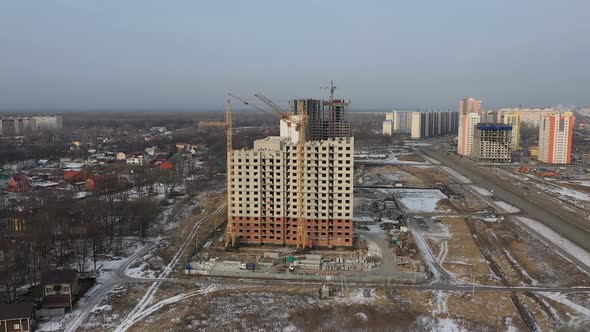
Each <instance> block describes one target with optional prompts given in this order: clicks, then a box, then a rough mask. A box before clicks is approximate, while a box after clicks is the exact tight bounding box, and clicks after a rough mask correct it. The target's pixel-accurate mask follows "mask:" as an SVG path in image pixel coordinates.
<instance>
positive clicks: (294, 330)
mask: <svg viewBox="0 0 590 332" xmlns="http://www.w3.org/2000/svg"><path fill="white" fill-rule="evenodd" d="M297 331H299V330H298V329H297V327H295V326H293V325H289V326H287V327H285V328H284V329H283V332H297Z"/></svg>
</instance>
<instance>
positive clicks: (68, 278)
mask: <svg viewBox="0 0 590 332" xmlns="http://www.w3.org/2000/svg"><path fill="white" fill-rule="evenodd" d="M77 277H78V270H50V271H47V272H44V273H43V284H45V285H47V284H49V285H51V284H71V283H73V282H74V281H75V280H76V278H77Z"/></svg>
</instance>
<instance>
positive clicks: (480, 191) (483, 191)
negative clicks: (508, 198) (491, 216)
mask: <svg viewBox="0 0 590 332" xmlns="http://www.w3.org/2000/svg"><path fill="white" fill-rule="evenodd" d="M469 187H470V188H471V189H473V190H474V191H475V192H476V193H478V194H480V195H482V196H492V193H490V192H489V191H488V190H487V189H484V188H482V187H478V186H476V185H470V186H469Z"/></svg>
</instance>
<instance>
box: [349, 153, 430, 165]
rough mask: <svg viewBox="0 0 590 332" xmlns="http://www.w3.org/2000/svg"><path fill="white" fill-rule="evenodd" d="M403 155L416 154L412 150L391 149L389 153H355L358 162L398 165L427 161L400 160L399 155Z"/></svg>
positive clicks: (419, 163)
mask: <svg viewBox="0 0 590 332" xmlns="http://www.w3.org/2000/svg"><path fill="white" fill-rule="evenodd" d="M402 155H414V153H411V152H401V151H389V152H387V153H378V154H377V153H375V154H373V153H369V152H366V153H363V152H359V153H355V155H354V160H355V161H357V162H363V161H368V162H371V163H382V164H387V165H396V164H398V165H399V164H404V165H424V164H425V162H421V161H408V160H400V159H399V156H402Z"/></svg>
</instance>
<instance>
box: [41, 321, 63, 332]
mask: <svg viewBox="0 0 590 332" xmlns="http://www.w3.org/2000/svg"><path fill="white" fill-rule="evenodd" d="M62 330H63V328H62V325H61V323H60V322H57V321H55V320H53V319H52V320H49V321H46V322H43V321H42V322H40V323H39V324H38V325H37V327H36V328H35V331H39V332H53V331H62Z"/></svg>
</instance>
